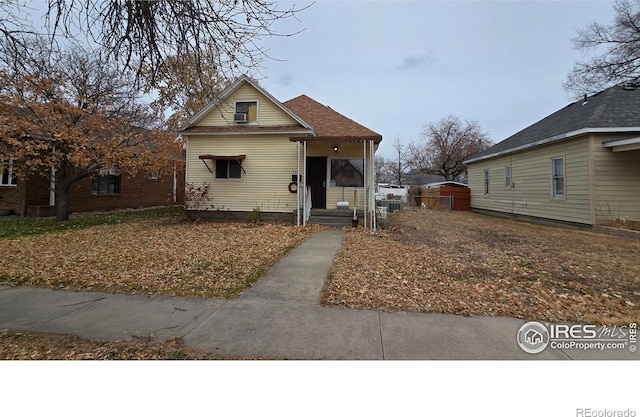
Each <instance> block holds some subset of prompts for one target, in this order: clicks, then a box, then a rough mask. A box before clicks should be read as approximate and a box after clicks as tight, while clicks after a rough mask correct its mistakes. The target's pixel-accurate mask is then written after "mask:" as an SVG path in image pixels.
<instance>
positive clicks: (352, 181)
mask: <svg viewBox="0 0 640 417" xmlns="http://www.w3.org/2000/svg"><path fill="white" fill-rule="evenodd" d="M331 186H332V187H364V159H332V160H331Z"/></svg>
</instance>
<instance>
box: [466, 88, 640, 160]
mask: <svg viewBox="0 0 640 417" xmlns="http://www.w3.org/2000/svg"><path fill="white" fill-rule="evenodd" d="M627 128H628V129H629V131H635V132H637V131H640V87H630V86H622V85H618V86H614V87H611V88H608V89H606V90H603V91H601V92H599V93H596V94H594V95H592V96H590V97H585V98H584V99H581V100H578V101H576V102H574V103H571V104H569V105H568V106H566V107H565V108H563V109H560V110H558V111H557V112H555V113H553V114H551V115H549V116H547V117H545V118H544V119H542V120H540V121H539V122H536V123H534V124H532V125H531V126H529V127H527V128H526V129H524V130H521V131H520V132H518V133H516V134H515V135H513V136H510V137H508V138H507V139H505V140H503V141H502V142H500V143H497V144H496V145H494V146H492V147H490V148H488V149H486V150H484V151H483V152H480V153H477V154H475V155H473V156H472V157H471V158H469V159H468V160H467V161H465V163H474V162H479V161H481V160H484V159H488V158H492V157H496V156H500V155H505V154H509V153H513V152H516V151H520V150H524V149H527V148H531V147H534V146H540V145H544V144H547V143H550V142H555V141H558V140H563V139H567V138H570V137H573V136H577V135H580V134H585V133H597V132H613V131H624V130H625V129H627Z"/></svg>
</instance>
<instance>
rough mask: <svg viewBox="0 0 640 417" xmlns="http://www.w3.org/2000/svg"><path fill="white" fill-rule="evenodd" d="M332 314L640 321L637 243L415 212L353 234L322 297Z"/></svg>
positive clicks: (479, 218) (587, 233)
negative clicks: (332, 308)
mask: <svg viewBox="0 0 640 417" xmlns="http://www.w3.org/2000/svg"><path fill="white" fill-rule="evenodd" d="M323 303H324V304H326V305H331V306H340V307H348V308H361V309H380V310H384V311H399V310H408V311H418V312H439V313H453V314H462V315H489V316H511V317H519V318H523V319H530V320H532V319H535V320H548V321H553V322H558V321H568V322H579V323H592V324H620V325H623V324H629V323H630V322H640V241H637V240H629V239H625V238H620V237H614V236H608V235H603V234H599V233H594V232H590V231H577V230H570V229H566V228H560V227H549V226H541V225H534V224H530V223H525V222H518V221H513V220H508V219H503V218H494V217H489V216H485V215H480V214H475V213H468V212H444V211H432V210H417V211H407V212H403V213H397V214H394V215H392V216H390V228H389V230H387V231H381V232H377V233H367V232H362V231H350V232H349V233H347V236H346V238H345V241H344V244H343V245H342V248H341V250H340V252H339V253H338V255H337V257H336V262H335V264H334V266H333V268H332V270H331V272H330V276H329V279H328V280H327V283H326V284H325V288H324V291H323Z"/></svg>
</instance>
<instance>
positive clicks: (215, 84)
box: [145, 54, 226, 129]
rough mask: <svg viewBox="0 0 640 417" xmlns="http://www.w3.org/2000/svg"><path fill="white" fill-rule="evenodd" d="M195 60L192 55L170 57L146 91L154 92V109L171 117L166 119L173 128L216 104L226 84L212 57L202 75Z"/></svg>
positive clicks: (201, 68)
mask: <svg viewBox="0 0 640 417" xmlns="http://www.w3.org/2000/svg"><path fill="white" fill-rule="evenodd" d="M196 60H197V57H196V56H194V55H193V54H185V55H184V56H182V57H179V56H170V57H168V58H167V59H166V60H165V61H164V63H163V64H162V65H161V66H160V68H159V70H158V71H157V75H156V77H155V82H154V83H153V84H151V83H147V84H146V86H145V92H147V93H152V92H155V94H154V97H155V98H154V100H153V101H152V103H151V106H152V107H153V108H154V109H156V110H158V111H159V112H162V113H164V114H170V116H169V118H168V120H167V126H168V127H169V128H170V129H176V128H177V127H178V126H179V125H180V124H181V123H183V122H184V121H186V120H188V119H189V118H190V117H191V116H193V115H194V114H196V113H197V112H198V111H200V110H201V109H202V108H203V107H205V106H206V105H207V104H209V103H210V102H211V101H213V100H214V99H215V98H216V96H218V95H219V94H220V93H221V91H222V89H223V87H224V86H225V84H226V83H225V81H224V78H223V76H222V75H221V74H220V72H219V71H218V69H217V68H216V67H215V65H213V62H214V61H215V60H214V59H213V58H211V59H207V60H206V61H207V63H204V64H202V65H201V66H200V71H199V72H198V71H196V65H195V61H196ZM189 63H192V64H193V65H189Z"/></svg>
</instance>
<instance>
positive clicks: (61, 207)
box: [56, 187, 69, 221]
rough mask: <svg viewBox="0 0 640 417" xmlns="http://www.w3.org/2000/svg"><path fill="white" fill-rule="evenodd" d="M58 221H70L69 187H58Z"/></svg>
mask: <svg viewBox="0 0 640 417" xmlns="http://www.w3.org/2000/svg"><path fill="white" fill-rule="evenodd" d="M56 220H57V221H67V220H69V192H68V188H67V187H56Z"/></svg>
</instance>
